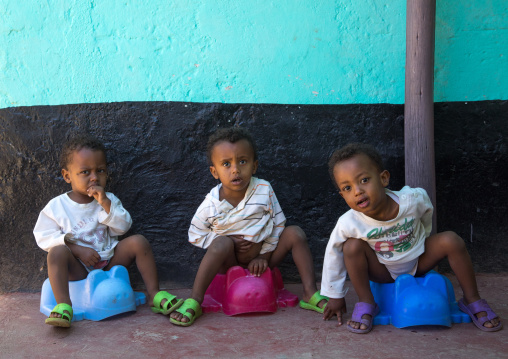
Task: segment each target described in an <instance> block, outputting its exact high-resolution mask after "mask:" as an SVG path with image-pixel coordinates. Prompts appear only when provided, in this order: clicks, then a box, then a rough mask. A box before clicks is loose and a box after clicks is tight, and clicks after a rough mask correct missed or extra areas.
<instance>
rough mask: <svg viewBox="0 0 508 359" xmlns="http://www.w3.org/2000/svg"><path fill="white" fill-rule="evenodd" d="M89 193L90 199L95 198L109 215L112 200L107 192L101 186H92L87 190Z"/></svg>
mask: <svg viewBox="0 0 508 359" xmlns="http://www.w3.org/2000/svg"><path fill="white" fill-rule="evenodd" d="M87 193H88V196H89V197H93V198H95V200H96V201H97V202H99V204H100V205H101V206H102V208H104V210H105V211H106V212H107V213H109V210H110V209H111V200H110V199H109V198H108V196H106V191H104V188H102V187H101V186H91V187H89V188H88V189H87Z"/></svg>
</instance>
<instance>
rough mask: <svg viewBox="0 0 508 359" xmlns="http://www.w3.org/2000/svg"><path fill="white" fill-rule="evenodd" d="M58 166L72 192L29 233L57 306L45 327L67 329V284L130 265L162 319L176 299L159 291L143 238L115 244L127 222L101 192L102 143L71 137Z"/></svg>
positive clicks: (48, 207) (57, 200) (103, 183)
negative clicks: (41, 257)
mask: <svg viewBox="0 0 508 359" xmlns="http://www.w3.org/2000/svg"><path fill="white" fill-rule="evenodd" d="M60 165H61V168H62V176H63V178H64V180H65V182H67V183H69V184H70V185H71V188H72V190H71V191H69V192H67V193H64V194H62V195H60V196H58V197H55V198H53V199H52V200H51V201H50V202H49V203H48V204H47V205H46V207H44V209H43V210H42V212H41V213H40V215H39V218H38V220H37V223H36V225H35V229H34V235H35V239H36V240H37V244H38V245H39V247H41V248H42V249H43V250H45V251H47V252H48V259H47V260H48V277H49V281H50V283H51V288H52V289H53V294H54V296H55V299H56V302H57V305H56V306H55V307H54V308H53V310H52V311H51V314H50V316H49V318H47V319H46V324H49V325H54V326H59V327H67V328H68V327H70V325H71V321H72V317H73V311H72V303H71V299H70V295H69V280H71V281H78V280H82V279H85V278H86V277H87V275H88V273H89V272H90V271H92V270H93V269H103V270H106V271H107V270H109V269H111V268H112V267H114V266H116V265H122V266H124V267H127V268H128V267H129V266H130V265H131V264H132V263H133V262H135V263H136V266H137V267H138V270H139V272H140V273H141V276H142V278H143V281H144V282H145V285H146V290H147V292H148V300H147V302H148V303H149V304H150V305H151V306H152V311H153V312H156V313H162V314H164V315H167V314H169V313H170V312H171V311H173V310H174V309H176V308H178V306H179V305H181V304H182V303H183V300H182V299H181V300H177V299H176V297H175V296H174V295H171V294H169V293H168V292H165V291H159V280H158V276H157V269H156V266H155V260H154V257H153V253H152V249H151V247H150V244H149V243H148V241H147V239H146V238H145V237H143V236H141V235H133V236H130V237H127V238H125V239H123V240H121V241H119V240H118V236H120V235H122V234H124V233H126V232H127V231H128V230H129V228H130V227H131V224H132V220H131V216H130V215H129V212H127V211H126V210H125V208H123V206H122V203H121V202H120V200H119V199H118V198H117V197H116V196H115V195H114V194H112V193H109V192H105V190H104V187H105V186H106V180H107V177H108V172H107V160H106V149H105V147H104V145H103V144H102V143H101V142H100V141H98V140H97V139H95V138H93V137H89V136H80V137H76V138H74V139H72V140H70V141H69V142H67V143H66V144H65V145H64V148H63V150H62V153H61V156H60Z"/></svg>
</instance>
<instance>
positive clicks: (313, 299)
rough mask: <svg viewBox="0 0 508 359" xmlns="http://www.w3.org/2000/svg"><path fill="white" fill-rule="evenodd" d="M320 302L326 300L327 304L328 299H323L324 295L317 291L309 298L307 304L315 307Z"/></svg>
mask: <svg viewBox="0 0 508 359" xmlns="http://www.w3.org/2000/svg"><path fill="white" fill-rule="evenodd" d="M322 300H326V302H327V303H328V300H329V299H328V297H325V296H324V295H321V293H320V292H319V291H317V292H316V293H314V294H313V295H312V297H310V299H309V301H308V303H309V304H310V305H314V306H317V305H318V304H319V302H321V301H322ZM325 305H326V304H325Z"/></svg>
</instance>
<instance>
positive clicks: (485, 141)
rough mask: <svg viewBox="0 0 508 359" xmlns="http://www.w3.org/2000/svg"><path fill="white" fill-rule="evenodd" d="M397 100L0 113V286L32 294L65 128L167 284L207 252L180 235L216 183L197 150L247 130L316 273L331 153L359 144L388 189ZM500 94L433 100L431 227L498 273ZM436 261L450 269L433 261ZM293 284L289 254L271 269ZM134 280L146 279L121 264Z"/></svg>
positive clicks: (330, 208) (330, 198) (399, 180)
mask: <svg viewBox="0 0 508 359" xmlns="http://www.w3.org/2000/svg"><path fill="white" fill-rule="evenodd" d="M403 112H404V111H403V106H402V105H326V106H315V105H312V106H303V105H290V106H287V105H258V104H200V103H174V102H146V103H132V102H129V103H110V104H83V105H66V106H40V107H18V108H7V109H1V110H0V151H1V157H0V243H1V244H2V249H3V250H2V253H1V254H0V269H1V270H0V291H2V292H5V291H16V290H40V288H41V286H42V282H43V280H44V279H45V278H46V277H47V266H46V254H45V252H44V251H42V250H41V249H39V247H37V245H36V243H35V239H34V237H33V234H32V230H33V227H34V225H35V222H36V220H37V216H38V214H39V212H40V211H41V209H42V208H43V207H44V206H45V205H46V203H47V202H48V201H49V200H50V199H51V198H53V197H55V196H57V195H59V194H61V193H63V192H65V191H67V190H69V186H68V185H67V183H65V182H64V181H63V179H62V178H61V175H60V168H58V156H59V151H60V148H61V146H62V144H63V142H65V140H66V139H67V138H68V137H69V136H70V135H71V134H73V133H76V132H87V133H92V134H94V135H96V136H98V137H99V138H101V139H102V140H103V141H104V142H105V144H106V145H107V147H108V148H109V149H110V150H109V161H110V162H111V166H110V172H111V177H110V182H109V188H108V190H110V191H111V192H113V193H115V194H116V195H117V196H118V197H119V198H120V199H121V200H122V202H123V204H124V206H125V207H126V208H127V210H129V212H130V213H131V215H132V217H133V220H134V225H133V227H132V229H131V231H130V232H129V234H133V233H140V234H143V235H144V236H146V237H147V238H148V239H149V241H150V242H151V244H152V246H153V251H154V253H155V257H156V261H157V266H158V270H159V277H160V280H161V282H162V283H163V284H164V285H163V286H166V287H167V286H180V287H181V286H184V285H185V286H188V285H190V284H191V283H192V281H193V279H194V275H195V273H196V270H197V267H198V265H199V262H200V260H201V258H202V256H203V254H204V251H203V250H201V249H198V248H195V247H194V246H192V245H191V244H189V243H188V242H187V229H188V226H189V224H190V220H191V217H192V215H193V214H194V211H195V210H196V208H197V207H198V205H199V204H200V203H201V201H202V200H203V198H204V196H205V195H206V193H208V191H209V190H210V188H211V187H212V186H214V185H215V184H216V182H215V180H214V179H213V177H212V176H211V175H210V173H209V169H208V164H207V162H206V156H205V152H204V151H205V146H206V141H207V138H208V136H209V135H210V134H211V133H212V132H213V131H214V130H215V129H217V128H219V127H226V126H231V125H233V124H239V125H240V126H243V127H246V128H247V129H249V130H250V131H251V132H252V133H253V135H254V137H255V138H256V141H257V145H258V147H259V164H260V166H259V170H258V173H257V175H258V176H259V177H260V178H264V179H266V180H268V181H270V182H271V183H272V186H273V187H274V190H275V193H276V194H277V197H278V199H279V201H280V202H281V205H282V208H283V210H284V212H285V214H286V217H287V218H288V224H297V225H299V226H301V227H302V228H303V229H304V230H305V232H306V233H307V236H308V238H309V244H310V247H311V250H312V253H313V255H314V261H315V263H314V264H315V268H316V274H317V276H318V279H319V278H320V276H321V267H322V262H323V255H324V249H325V246H326V243H327V241H328V236H329V234H330V232H331V230H332V229H333V227H334V225H335V222H336V221H337V219H338V217H339V216H340V214H342V213H343V212H344V211H346V210H347V207H346V205H345V203H344V202H343V200H342V199H341V198H340V196H339V195H338V193H337V192H336V191H335V189H334V187H333V184H332V182H331V180H330V178H329V177H328V170H327V160H328V157H329V155H330V154H331V153H332V152H333V150H334V149H335V148H337V147H339V146H342V145H344V144H346V143H348V142H352V141H360V142H368V143H371V144H373V145H374V146H376V147H377V148H378V149H379V151H380V152H381V153H382V155H383V156H384V158H385V159H386V166H387V168H388V169H389V171H390V172H391V184H390V188H393V189H399V188H400V187H402V186H403V184H404V158H403V156H404V148H403V146H404V140H403V122H404V121H403ZM507 123H508V102H507V101H486V102H474V103H471V102H470V103H467V104H465V103H439V104H436V105H435V132H436V133H435V141H436V167H437V168H436V173H437V202H438V203H437V218H438V220H437V222H438V230H439V231H443V230H453V231H455V232H457V233H459V235H461V236H462V237H463V238H464V240H465V242H466V244H467V247H468V249H469V251H470V254H471V257H472V260H473V263H474V266H475V270H476V271H478V272H500V271H508V264H507V261H506V260H505V258H506V255H505V253H506V252H507V251H508V241H506V239H505V233H506V232H507V230H508V224H507V221H506V217H507V214H508V210H507V208H508V204H507V199H508V190H507V188H506V181H505V178H506V177H507V174H508V173H507V172H508V170H507V168H508V163H507V162H508V159H507V158H508V157H507V151H508V150H507V142H506V138H507V135H508V133H507V132H508V126H507ZM443 269H446V264H445V265H443ZM281 271H282V273H283V275H284V277H285V279H286V280H295V281H298V273H297V271H296V268H295V267H294V265H293V264H292V261H291V258H287V260H286V261H285V262H284V263H283V264H282V265H281ZM130 272H131V278H132V282H133V285H134V286H135V287H137V288H141V287H142V281H141V278H140V276H139V275H138V274H137V271H136V270H135V269H133V268H131V271H130Z"/></svg>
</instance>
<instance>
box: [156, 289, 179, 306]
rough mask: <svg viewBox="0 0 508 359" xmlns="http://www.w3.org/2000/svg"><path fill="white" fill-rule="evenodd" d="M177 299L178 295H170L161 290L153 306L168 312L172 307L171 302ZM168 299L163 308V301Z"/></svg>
mask: <svg viewBox="0 0 508 359" xmlns="http://www.w3.org/2000/svg"><path fill="white" fill-rule="evenodd" d="M175 298H176V295H173V294H170V293H168V292H166V291H165V290H161V291H160V292H158V293H157V294H156V295H155V297H153V306H154V307H155V308H158V309H159V308H160V309H164V310H168V307H169V306H170V305H171V302H172V301H173V300H174V299H175ZM164 299H166V302H165V303H164V304H163V305H162V306H161V302H162V300H164Z"/></svg>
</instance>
